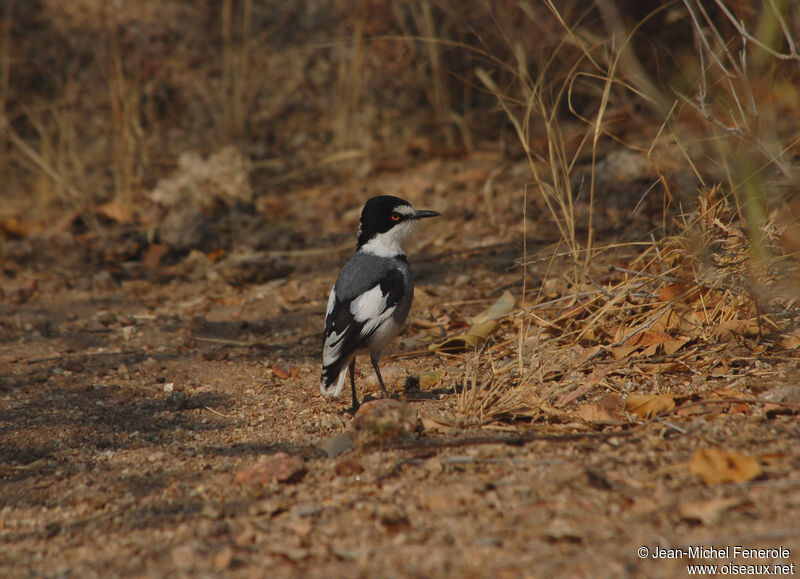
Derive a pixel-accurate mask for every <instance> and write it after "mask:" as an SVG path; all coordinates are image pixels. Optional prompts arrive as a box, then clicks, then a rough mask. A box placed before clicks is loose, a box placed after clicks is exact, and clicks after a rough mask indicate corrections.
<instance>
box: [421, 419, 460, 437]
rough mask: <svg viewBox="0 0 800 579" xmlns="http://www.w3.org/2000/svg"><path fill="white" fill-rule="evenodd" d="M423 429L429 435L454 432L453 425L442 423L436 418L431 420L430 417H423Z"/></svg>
mask: <svg viewBox="0 0 800 579" xmlns="http://www.w3.org/2000/svg"><path fill="white" fill-rule="evenodd" d="M421 420H422V428H423V429H424V430H425V432H427V433H428V434H432V433H435V434H447V433H449V432H450V431H452V430H453V425H452V424H448V423H447V422H442V421H441V420H437V419H436V418H431V417H430V416H423V417H422V419H421Z"/></svg>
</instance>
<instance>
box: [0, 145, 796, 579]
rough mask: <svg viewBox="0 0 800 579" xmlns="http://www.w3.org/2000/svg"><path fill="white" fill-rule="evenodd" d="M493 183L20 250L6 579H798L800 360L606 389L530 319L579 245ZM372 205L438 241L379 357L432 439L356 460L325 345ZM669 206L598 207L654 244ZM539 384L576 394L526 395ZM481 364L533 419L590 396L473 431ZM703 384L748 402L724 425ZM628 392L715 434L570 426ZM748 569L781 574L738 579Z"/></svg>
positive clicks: (361, 194)
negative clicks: (706, 472)
mask: <svg viewBox="0 0 800 579" xmlns="http://www.w3.org/2000/svg"><path fill="white" fill-rule="evenodd" d="M503 163H504V161H503V160H502V159H501V157H500V155H499V154H496V153H485V154H481V153H478V154H475V155H473V156H472V157H469V158H455V159H449V160H434V161H430V162H425V163H421V164H418V165H408V166H405V167H403V168H402V169H401V170H388V169H387V170H384V171H376V172H374V173H373V174H371V175H369V176H367V177H365V178H362V179H359V180H352V181H351V180H345V181H344V182H342V183H339V184H329V185H317V186H313V187H308V188H306V189H303V188H298V189H297V190H295V191H293V192H292V193H291V195H278V194H275V195H274V196H272V197H269V196H267V197H265V198H264V199H263V201H264V204H262V205H261V206H260V209H259V210H257V211H253V210H248V209H246V208H244V209H243V208H242V207H241V206H239V205H237V204H234V203H231V204H229V205H226V206H223V207H221V208H220V207H218V208H217V209H216V213H208V212H206V213H203V212H202V211H201V212H200V213H199V215H200V222H199V224H198V223H195V226H196V227H195V226H191V227H190V226H189V225H185V221H184V222H183V223H184V225H183V226H180V225H176V226H175V227H176V231H174V232H173V237H175V236H176V235H177V236H178V237H180V235H181V233H182V232H183V231H184V230H183V229H182V227H185V228H186V229H187V230H188V229H191V228H192V227H195V229H194V230H193V231H195V232H196V231H197V227H199V228H200V229H201V230H203V231H204V232H205V235H204V236H203V239H204V240H205V241H204V243H206V244H208V246H207V247H205V248H204V251H203V252H200V251H197V250H194V251H189V250H185V249H182V250H176V249H175V248H174V247H180V246H181V244H180V243H177V242H176V243H175V244H174V247H173V248H165V247H163V246H161V245H158V244H153V243H150V242H149V241H148V240H147V238H146V237H145V236H144V234H142V233H141V232H134V233H130V232H119V231H113V229H112V230H111V231H112V233H109V230H107V231H106V233H105V234H100V233H97V232H93V231H91V230H86V229H85V228H83V229H81V228H80V227H77V226H76V223H77V222H78V221H79V220H80V219H79V216H76V217H70V218H69V219H67V221H66V222H62V223H61V225H60V227H59V228H55V227H54V228H51V229H48V230H46V231H44V232H42V233H36V234H34V233H30V234H27V235H19V236H18V237H17V238H13V237H10V238H9V239H8V240H7V241H6V242H5V244H4V254H5V257H4V259H3V262H2V263H3V278H2V285H0V291H2V294H1V295H2V296H3V297H2V302H0V344H1V346H0V477H2V484H0V543H2V548H0V575H2V576H3V577H82V578H83V577H110V576H128V577H182V576H201V577H205V576H208V577H211V576H230V577H354V576H363V577H367V576H380V577H384V576H396V577H408V576H412V577H554V576H583V577H643V576H646V577H676V576H685V575H687V565H688V564H691V563H709V564H719V565H722V564H724V563H726V562H728V563H733V564H736V565H753V564H769V565H773V564H777V565H786V566H787V567H786V569H787V570H789V569H790V571H791V573H795V572H796V564H797V563H800V559H799V558H798V554H800V524H799V523H798V516H797V513H798V512H799V510H800V476H798V474H797V472H798V468H800V453H799V452H798V450H800V426H798V423H797V417H796V415H795V414H794V412H795V410H796V404H795V406H792V403H791V400H790V401H789V402H787V403H786V405H784V406H783V407H782V410H780V411H775V410H774V409H773V410H771V411H770V410H769V409H768V408H765V405H764V404H762V403H761V402H760V401H759V400H761V399H758V398H756V397H757V396H758V395H760V394H762V393H763V392H769V391H772V390H775V389H777V388H785V387H786V386H792V385H793V384H796V379H797V375H798V374H797V371H796V368H797V360H796V356H795V355H794V354H792V353H791V352H789V353H783V354H776V353H774V351H773V350H764V349H761V350H759V348H758V339H757V338H750V339H749V341H748V339H740V340H736V341H734V342H732V343H729V344H727V345H724V344H723V346H721V347H722V348H723V349H724V352H723V353H722V354H720V356H719V357H717V358H715V361H712V360H711V359H707V360H702V359H697V357H696V359H695V363H694V365H692V366H691V370H690V371H682V372H677V373H670V372H664V373H663V374H653V373H648V372H646V371H643V370H641V368H640V367H637V366H636V362H634V361H633V360H632V359H631V358H630V357H627V358H622V359H621V360H619V361H617V366H615V369H614V372H616V374H613V375H614V376H616V377H615V378H613V379H610V378H609V379H606V378H602V377H600V378H598V376H597V375H596V374H592V372H593V368H592V367H590V366H586V365H583V366H582V365H581V364H582V360H585V359H586V356H588V353H587V352H584V350H586V351H588V350H589V347H588V346H586V347H584V346H581V345H580V344H576V343H575V342H574V340H569V339H560V340H548V339H545V335H544V334H542V329H541V328H542V327H543V326H542V325H537V323H536V319H542V318H544V319H549V320H554V319H556V318H557V317H558V315H560V314H559V311H558V309H560V308H561V307H563V304H562V305H560V306H558V308H557V309H553V310H548V309H534V307H535V306H536V304H541V303H543V302H546V301H548V300H553V299H558V297H559V296H566V295H569V293H570V291H572V289H573V288H571V287H568V286H567V284H566V282H564V283H563V284H562V282H563V280H564V275H565V271H566V270H565V267H564V266H563V264H562V263H561V261H560V258H554V257H553V256H554V255H561V254H563V250H564V246H563V244H560V243H559V235H558V232H557V230H556V229H555V227H554V225H553V223H552V219H551V217H550V216H549V214H548V212H547V210H546V208H545V206H544V204H543V203H541V202H540V201H538V200H536V199H532V198H531V199H528V198H527V197H526V194H525V187H522V186H520V183H521V182H523V181H525V180H527V179H529V177H528V176H527V173H526V167H525V164H524V163H520V164H518V165H516V164H511V165H508V164H506V165H505V166H503ZM497 167H504V168H503V172H502V176H501V177H500V178H499V179H498V180H497V184H496V186H495V187H494V189H490V188H488V187H487V186H486V183H487V180H488V178H489V176H490V175H492V172H493V171H494V170H495V169H496V168H497ZM377 193H395V194H399V195H401V196H403V197H406V198H408V199H409V200H410V201H411V202H412V203H413V204H414V205H415V206H416V207H418V208H429V209H435V210H437V211H440V212H441V213H442V215H443V216H442V218H441V219H440V220H437V221H435V222H434V220H429V221H426V222H424V223H422V224H421V226H420V227H419V229H418V231H417V235H416V237H415V238H414V239H413V240H412V241H411V242H410V244H409V247H408V253H409V262H410V264H411V267H412V269H413V270H414V272H415V275H416V278H417V295H416V300H415V303H414V306H413V308H412V312H411V315H410V319H409V323H408V325H407V328H406V330H405V331H404V333H403V334H402V336H401V337H400V338H399V339H398V340H396V342H395V343H394V344H393V345H392V347H391V350H390V351H388V352H387V353H386V354H385V356H384V357H383V360H382V367H383V369H384V376H387V377H388V380H387V381H388V382H389V390H390V392H391V393H392V397H393V398H396V399H398V400H399V401H400V402H402V403H403V404H406V405H408V406H400V408H408V407H410V408H411V409H412V410H413V411H414V412H415V413H416V415H417V416H419V417H420V422H421V424H422V427H421V428H420V429H419V430H421V432H416V431H415V432H412V433H410V434H409V433H408V430H417V425H416V422H415V421H416V418H412V419H411V420H412V421H413V422H414V424H413V425H412V426H413V428H411V429H405V430H403V429H402V428H401V429H400V430H402V431H403V432H404V434H403V435H402V436H395V435H394V434H392V433H391V432H390V433H389V434H388V435H387V434H386V432H385V431H383V430H381V431H380V432H378V433H377V434H376V432H377V431H372V432H370V428H369V426H368V427H367V429H366V430H367V434H366V435H365V436H366V439H360V438H358V436H356V434H357V433H354V431H353V428H352V424H353V421H354V419H353V416H352V415H351V414H350V413H349V412H348V406H349V396H347V395H343V396H342V397H341V398H340V399H337V400H328V399H324V398H322V397H321V396H320V394H319V389H318V379H319V374H320V347H321V344H320V337H321V331H322V325H323V321H324V320H323V318H324V310H325V304H326V300H327V294H328V291H329V289H330V286H331V284H332V283H333V281H334V280H335V278H336V275H337V272H338V268H339V267H341V265H342V264H343V263H344V261H345V260H346V259H347V257H348V255H349V253H350V252H351V251H352V247H353V242H354V234H355V230H356V227H357V222H358V214H359V211H360V207H361V205H362V204H363V201H364V200H365V199H366V198H367V197H368V196H369V195H371V194H377ZM523 207H525V208H526V214H527V216H528V220H527V222H523V220H522V214H523V211H522V208H523ZM656 209H657V210H656ZM656 209H654V211H652V212H650V213H648V211H647V210H643V211H640V213H639V216H638V217H637V219H636V220H635V221H630V222H628V221H626V220H624V219H623V220H621V219H620V218H619V217H615V214H614V213H613V212H612V211H611V209H610V208H604V213H603V214H602V215H601V216H600V217H598V221H597V222H596V225H597V227H598V230H597V231H598V243H600V244H602V243H610V242H621V241H626V242H627V241H635V240H641V239H644V240H646V239H649V235H648V232H649V231H650V230H652V227H653V222H654V221H657V220H658V219H660V213H659V211H660V205H659V207H658V208H656ZM68 217H69V216H68ZM179 222H181V221H180V220H176V223H179ZM65 223H66V225H65ZM187 235H189V233H187ZM187 244H188V245H191V243H187ZM631 247H633V248H634V249H635V246H631ZM631 247H628V248H627V249H626V248H624V247H623V248H620V249H616V250H613V251H607V252H604V253H602V254H601V255H600V257H599V258H598V259H597V261H596V262H595V263H594V264H593V265H592V269H591V272H593V273H592V274H591V275H595V274H597V278H596V279H600V278H601V277H602V276H603V275H606V274H607V272H608V271H609V268H610V267H611V266H614V265H617V266H625V264H628V263H630V262H629V260H630V257H631V252H632V251H633V250H632V249H631ZM154 248H155V249H154ZM523 255H525V256H526V258H527V260H526V261H525V265H524V266H523V265H521V264H522V262H521V260H520V258H522V257H523ZM560 284H562V285H560ZM506 291H508V292H510V294H511V295H512V296H513V298H514V300H515V303H516V306H515V308H514V310H513V311H512V313H511V314H510V315H507V316H505V317H503V318H501V319H500V320H499V321H500V324H499V327H498V329H497V330H495V332H494V333H493V334H492V335H491V336H490V338H489V341H488V342H487V344H486V345H485V346H484V347H483V349H482V350H481V352H480V354H479V355H478V357H477V358H476V354H475V353H474V352H466V353H463V354H450V355H445V354H441V353H433V352H431V351H430V350H429V348H428V345H429V344H431V343H435V342H440V341H441V340H442V339H443V338H444V337H445V336H452V335H454V334H457V333H459V332H461V331H463V330H464V328H466V327H468V326H469V320H470V319H471V317H472V316H475V315H476V314H478V313H480V312H481V311H482V310H484V309H485V308H487V307H488V306H490V305H491V304H492V303H494V302H495V301H496V300H497V299H498V298H499V297H500V296H502V295H503V293H504V292H506ZM534 314H535V316H534ZM537 316H538V317H537ZM600 341H602V340H600ZM609 341H610V340H609ZM576 353H577V354H576ZM575 355H579V357H580V355H583V356H584V357H583V358H581V360H579V361H578V362H575V361H574V360H572V359H571V357H574V356H575ZM723 356H726V358H725V360H727V362H726V364H727V366H725V367H724V368H723V369H722V370H721V371H720V370H719V368H720V366H719V364H717V361H718V360H719V359H722V358H723ZM603 359H604V360H606V361H610V360H611V358H610V356H607V357H605V358H603ZM547 364H561V367H562V368H563V371H559V372H556V373H552V372H551V373H549V374H547V375H545V372H544V371H541V372H539V370H537V368H539V369H541V368H542V367H545V366H547ZM520 365H521V366H520ZM476 368H477V369H478V370H477V372H478V379H477V381H478V382H480V381H481V380H484V378H485V377H486V376H487V375H491V371H494V372H495V375H501V374H502V371H503V368H511V369H510V370H509V369H506V370H505V371H506V372H508V373H509V374H508V375H509V376H512V377H513V379H511V382H509V384H512V385H513V384H520V383H522V382H525V383H526V384H527V385H528V386H527V387H528V388H529V391H530V392H531V393H533V394H534V395H536V397H537V400H539V401H541V402H542V406H541V408H543V407H548V408H551V409H552V408H553V407H555V406H556V405H557V404H556V402H557V400H558V399H559V398H561V397H563V396H564V395H565V394H569V393H570V392H576V389H578V388H580V387H581V386H582V385H583V386H586V385H587V384H589V382H590V380H595V382H596V384H595V385H594V387H591V384H589V387H587V388H586V389H585V391H584V393H583V394H579V395H575V396H574V398H573V399H572V400H569V401H568V402H567V403H564V404H563V405H562V406H561V407H560V409H559V411H558V412H556V411H554V410H553V411H550V412H543V411H542V410H541V408H540V407H539V406H536V405H529V406H528V409H529V410H530V411H529V412H528V413H527V414H526V413H525V412H519V413H516V414H514V413H513V412H512V413H502V412H500V413H498V415H497V416H494V415H493V416H491V417H488V418H487V419H485V420H480V419H479V417H478V418H477V419H476V418H475V416H476V414H475V413H473V414H472V419H465V418H464V412H465V410H464V408H465V404H466V402H465V398H464V397H465V395H466V394H465V393H468V392H469V386H470V384H472V385H473V386H474V384H475V383H474V382H471V378H470V376H472V374H471V372H475V371H476ZM492 368H494V370H492ZM517 368H521V369H517ZM515 373H516V374H515ZM408 377H412V379H411V381H410V382H409V381H408ZM414 377H417V378H419V379H420V386H419V388H416V387H415V382H414ZM431 377H433V378H432V379H431ZM522 378H525V379H526V380H522ZM357 383H358V386H359V395H360V396H361V397H365V396H367V397H368V398H369V397H377V396H378V394H379V389H378V387H377V384H376V382H375V380H374V377H373V376H372V370H371V368H370V367H369V364H368V363H366V362H365V360H361V359H360V360H359V361H358V364H357ZM509 387H510V386H509ZM712 387H713V388H716V389H719V388H723V387H727V388H729V389H735V390H736V391H737V392H739V393H742V394H743V395H746V396H748V397H747V398H744V399H743V401H742V402H740V403H738V404H730V401H728V402H727V403H725V404H722V409H719V408H717V409H709V408H708V407H706V406H703V400H705V399H704V398H702V396H704V395H705V393H707V392H708V391H709V390H711V389H712ZM634 392H638V393H642V394H652V393H665V392H667V393H669V392H671V393H673V394H675V395H676V396H682V397H683V398H680V399H679V400H678V402H679V404H678V407H679V408H684V409H687V408H690V407H691V408H693V409H695V410H698V406H699V407H700V408H699V410H698V411H696V412H695V411H692V412H688V411H687V412H683V413H681V412H677V411H674V410H673V411H670V410H667V411H665V412H662V413H660V414H657V415H656V416H650V418H646V417H645V418H642V417H639V416H636V415H635V414H633V413H630V412H624V411H620V412H618V413H616V414H613V417H614V419H612V420H602V419H601V420H584V419H583V418H582V417H581V416H580V415H579V414H578V413H577V409H578V408H580V405H581V404H582V403H587V402H590V403H600V401H602V400H603V399H604V397H605V396H607V395H608V394H609V393H612V394H620V395H623V396H624V395H626V394H630V393H634ZM698 397H701V398H699V399H698ZM692 405H694V406H692ZM371 406H372V407H373V408H374V407H376V406H379V405H375V404H373V405H371ZM367 407H369V405H368V406H367ZM373 412H375V411H373ZM459 413H460V414H459ZM366 414H367V415H369V412H367V413H366ZM412 414H413V413H412ZM406 418H407V417H401V418H396V420H398V421H402V420H405V419H406ZM468 418H469V417H468ZM366 420H367V421H369V416H367V419H366ZM388 420H389V421H390V422H391V421H392V420H395V418H392V417H389V419H388ZM390 430H391V429H390ZM343 435H347V436H343ZM359 436H360V435H359ZM707 448H723V449H727V450H728V451H731V452H735V453H737V454H736V455H735V456H747V457H754V458H755V459H756V460H757V461H758V464H759V467H760V469H759V475H758V476H755V477H748V476H743V477H737V476H736V475H734V476H732V477H731V478H730V480H723V481H722V482H720V483H719V484H706V482H705V481H704V479H703V478H702V477H701V476H699V475H698V474H697V471H696V470H693V469H690V468H689V467H688V466H687V465H688V464H689V462H690V460H691V459H692V457H693V456H694V455H695V453H696V451H697V449H707ZM265 459H269V460H267V461H266V462H264V460H265ZM727 460H728V461H729V462H732V463H735V462H736V460H738V459H735V458H730V457H729V458H728V459H727ZM728 466H731V465H728ZM733 467H736V464H733ZM724 468H727V467H724ZM737 546H738V547H744V548H746V549H756V548H782V549H785V551H783V552H763V553H754V555H759V556H757V557H756V558H744V557H743V556H742V554H741V553H740V552H739V551H736V552H735V553H734V548H736V547H737ZM642 547H647V549H648V550H649V553H650V555H652V554H653V553H656V554H658V551H657V549H658V548H663V549H664V551H662V552H661V555H663V556H662V557H661V558H653V557H652V556H642V555H644V553H643V552H642V551H640V549H641V548H642ZM690 547H691V548H692V549H694V548H699V547H704V548H715V549H725V548H727V549H729V552H728V553H722V552H708V551H707V552H706V553H705V555H703V554H702V553H698V552H695V551H694V550H693V551H692V552H691V553H689V551H688V549H689V548H690ZM728 570H730V569H728ZM751 570H753V569H751Z"/></svg>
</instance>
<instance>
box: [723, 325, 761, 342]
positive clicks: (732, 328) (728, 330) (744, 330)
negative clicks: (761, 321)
mask: <svg viewBox="0 0 800 579" xmlns="http://www.w3.org/2000/svg"><path fill="white" fill-rule="evenodd" d="M714 334H715V335H716V337H717V340H719V341H720V342H730V341H731V340H733V339H734V338H735V337H736V336H745V337H753V336H757V335H758V322H756V320H727V321H725V322H721V323H719V324H718V325H717V327H716V329H715V330H714Z"/></svg>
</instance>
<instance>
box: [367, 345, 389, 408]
mask: <svg viewBox="0 0 800 579" xmlns="http://www.w3.org/2000/svg"><path fill="white" fill-rule="evenodd" d="M380 357H381V355H380V352H373V353H372V354H370V355H369V359H370V360H371V361H372V367H373V368H375V373H376V374H377V375H378V382H380V383H381V398H388V397H389V393H388V392H387V391H386V385H385V384H384V383H383V376H381V369H380V367H379V366H378V358H380Z"/></svg>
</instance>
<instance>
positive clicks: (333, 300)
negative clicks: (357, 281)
mask: <svg viewBox="0 0 800 579" xmlns="http://www.w3.org/2000/svg"><path fill="white" fill-rule="evenodd" d="M334 304H336V288H331V293H330V295H329V296H328V308H327V309H326V310H325V316H326V317H327V316H329V315H331V312H332V311H333V306H334Z"/></svg>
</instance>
